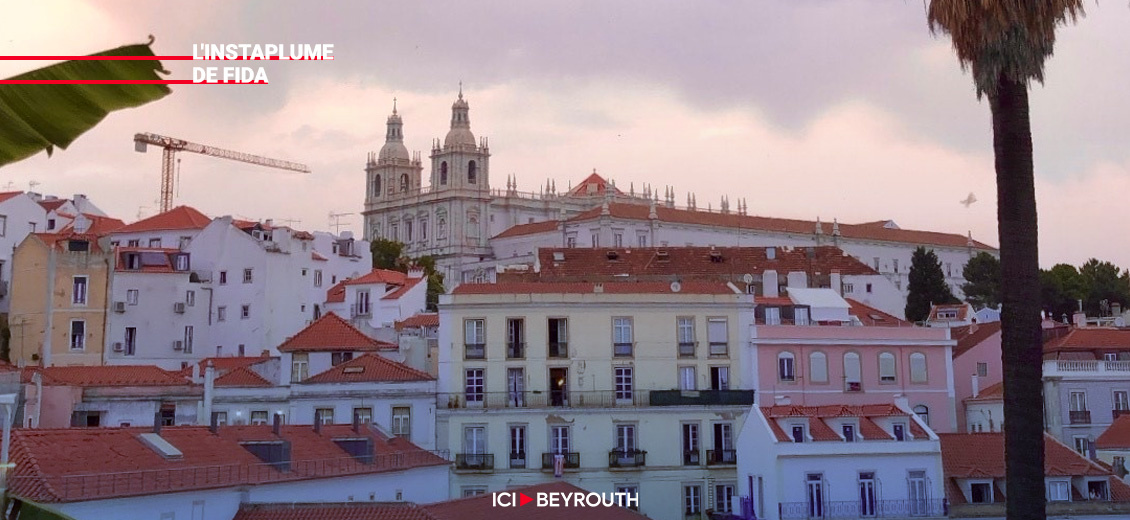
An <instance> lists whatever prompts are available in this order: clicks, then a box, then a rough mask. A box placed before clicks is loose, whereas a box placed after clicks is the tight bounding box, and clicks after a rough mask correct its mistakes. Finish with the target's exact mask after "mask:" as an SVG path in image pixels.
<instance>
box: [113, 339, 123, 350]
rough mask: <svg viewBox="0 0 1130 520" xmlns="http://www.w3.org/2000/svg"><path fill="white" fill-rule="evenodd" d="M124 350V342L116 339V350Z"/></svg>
mask: <svg viewBox="0 0 1130 520" xmlns="http://www.w3.org/2000/svg"><path fill="white" fill-rule="evenodd" d="M123 350H125V348H124V347H122V342H121V341H115V342H114V352H121V351H123Z"/></svg>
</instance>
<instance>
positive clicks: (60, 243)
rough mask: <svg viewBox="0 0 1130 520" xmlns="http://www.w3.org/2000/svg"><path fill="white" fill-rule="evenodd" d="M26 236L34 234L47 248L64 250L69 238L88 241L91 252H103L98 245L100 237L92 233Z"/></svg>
mask: <svg viewBox="0 0 1130 520" xmlns="http://www.w3.org/2000/svg"><path fill="white" fill-rule="evenodd" d="M28 236H34V237H35V238H37V239H39V241H40V242H42V243H43V245H45V246H47V248H49V249H51V248H57V249H59V250H60V251H65V250H66V248H67V242H69V241H71V240H80V241H85V242H88V243H89V244H90V251H91V252H92V253H104V252H105V251H103V250H102V247H101V246H99V245H98V239H99V238H100V237H99V236H98V235H95V234H92V233H74V232H67V233H62V232H60V233H31V234H30V235H28Z"/></svg>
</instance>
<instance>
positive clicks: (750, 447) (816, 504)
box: [734, 404, 945, 520]
mask: <svg viewBox="0 0 1130 520" xmlns="http://www.w3.org/2000/svg"><path fill="white" fill-rule="evenodd" d="M737 449H738V476H739V493H740V497H734V504H735V505H734V510H735V512H738V513H740V514H741V515H742V517H743V518H753V517H754V515H756V518H759V519H768V520H786V519H794V518H795V519H809V518H870V517H877V518H907V517H926V518H940V517H945V506H944V502H945V490H944V488H943V484H944V476H943V473H942V453H941V445H940V442H939V440H938V436H937V435H935V434H934V433H933V432H932V431H930V429H929V428H928V427H926V425H925V424H923V423H922V422H921V421H920V420H919V418H918V417H917V416H916V415H915V414H914V413H911V412H910V410H908V409H906V407H905V406H903V405H901V404H900V405H897V406H896V405H890V404H888V405H865V406H794V405H779V406H771V407H760V408H759V407H754V408H753V410H752V411H750V413H749V414H748V415H747V417H746V423H745V426H744V427H742V432H741V434H740V435H739V437H738V442H737Z"/></svg>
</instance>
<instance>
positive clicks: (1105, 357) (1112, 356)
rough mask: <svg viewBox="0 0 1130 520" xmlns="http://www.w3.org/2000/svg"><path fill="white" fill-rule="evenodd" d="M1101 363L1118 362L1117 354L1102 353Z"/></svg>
mask: <svg viewBox="0 0 1130 520" xmlns="http://www.w3.org/2000/svg"><path fill="white" fill-rule="evenodd" d="M1103 361H1118V353H1117V352H1103Z"/></svg>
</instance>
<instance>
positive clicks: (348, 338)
mask: <svg viewBox="0 0 1130 520" xmlns="http://www.w3.org/2000/svg"><path fill="white" fill-rule="evenodd" d="M397 349H398V347H397V346H396V345H394V344H392V343H387V342H384V341H379V340H375V339H373V338H370V337H368V336H366V335H365V334H364V333H363V332H361V331H359V330H357V328H356V327H354V326H353V325H350V324H349V322H347V321H345V320H344V319H342V318H341V317H340V316H338V315H337V314H334V313H332V312H328V313H326V314H325V315H323V316H322V317H321V318H318V320H317V321H315V322H314V323H311V324H310V325H308V326H306V328H304V329H302V330H300V331H298V333H297V334H295V335H294V336H291V337H290V339H288V340H286V341H284V342H283V343H282V345H279V352H327V351H350V352H373V351H380V350H397Z"/></svg>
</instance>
